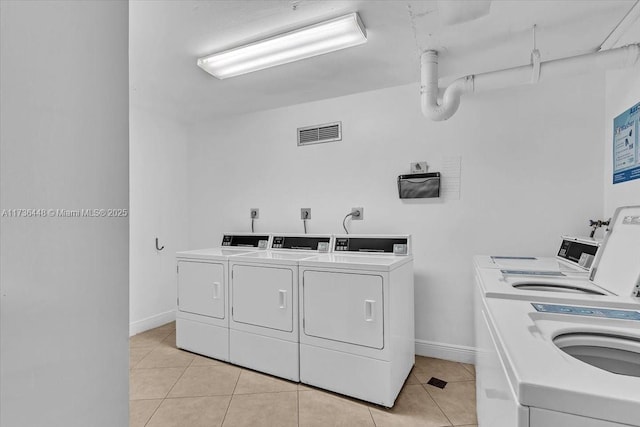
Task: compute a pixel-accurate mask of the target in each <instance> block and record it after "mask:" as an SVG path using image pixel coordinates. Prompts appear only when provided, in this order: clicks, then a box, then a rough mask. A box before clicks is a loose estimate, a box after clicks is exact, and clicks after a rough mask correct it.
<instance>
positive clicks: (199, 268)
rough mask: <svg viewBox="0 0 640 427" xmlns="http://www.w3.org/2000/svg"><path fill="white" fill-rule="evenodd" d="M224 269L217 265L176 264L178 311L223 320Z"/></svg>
mask: <svg viewBox="0 0 640 427" xmlns="http://www.w3.org/2000/svg"><path fill="white" fill-rule="evenodd" d="M225 298H226V295H225V291H224V267H223V265H222V264H218V263H207V262H191V261H179V262H178V301H179V302H178V303H179V306H178V308H179V310H180V311H184V312H187V313H193V314H201V315H203V316H209V317H215V318H217V319H224V317H225V310H224V307H225V301H226V300H225Z"/></svg>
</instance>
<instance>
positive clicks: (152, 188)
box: [130, 107, 188, 335]
mask: <svg viewBox="0 0 640 427" xmlns="http://www.w3.org/2000/svg"><path fill="white" fill-rule="evenodd" d="M130 126H131V144H130V153H131V162H130V174H131V178H130V179H131V185H130V189H131V190H130V191H131V193H130V197H131V202H130V203H131V220H130V224H131V235H130V251H131V268H130V299H131V301H130V322H131V325H130V333H131V334H132V335H134V334H136V333H138V332H141V331H145V330H147V329H151V328H154V327H156V326H159V325H162V324H164V323H167V322H170V321H172V320H175V309H176V263H175V253H176V251H180V250H185V249H186V248H187V235H188V228H187V220H188V218H187V170H186V165H187V136H186V130H185V127H184V125H182V124H180V123H178V122H176V121H175V120H174V119H171V118H167V117H164V116H162V115H160V114H158V113H155V112H150V111H146V110H142V109H140V108H136V107H132V109H131V124H130ZM156 237H158V239H159V244H160V247H162V246H164V249H163V250H162V251H157V250H156V249H155V238H156Z"/></svg>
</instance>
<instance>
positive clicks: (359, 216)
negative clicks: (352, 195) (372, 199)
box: [351, 208, 364, 221]
mask: <svg viewBox="0 0 640 427" xmlns="http://www.w3.org/2000/svg"><path fill="white" fill-rule="evenodd" d="M351 213H352V214H353V215H351V219H352V220H354V221H361V220H363V219H364V208H351Z"/></svg>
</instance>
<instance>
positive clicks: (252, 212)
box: [249, 208, 260, 219]
mask: <svg viewBox="0 0 640 427" xmlns="http://www.w3.org/2000/svg"><path fill="white" fill-rule="evenodd" d="M249 216H250V218H251V219H258V218H260V209H258V208H251V209H249Z"/></svg>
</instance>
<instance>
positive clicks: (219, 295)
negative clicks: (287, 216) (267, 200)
mask: <svg viewBox="0 0 640 427" xmlns="http://www.w3.org/2000/svg"><path fill="white" fill-rule="evenodd" d="M268 242H269V235H267V234H246V233H237V234H225V235H224V236H223V237H222V245H221V246H220V247H218V248H211V249H200V250H195V251H185V252H178V253H177V254H176V258H177V268H176V270H177V273H178V311H177V313H176V346H177V347H178V348H182V349H184V350H188V351H191V352H194V353H198V354H202V355H204V356H209V357H213V358H215V359H220V360H224V361H229V308H228V295H229V280H228V271H229V258H230V257H232V256H234V255H240V254H247V253H251V252H255V251H263V252H264V251H265V250H266V249H267V247H268Z"/></svg>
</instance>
